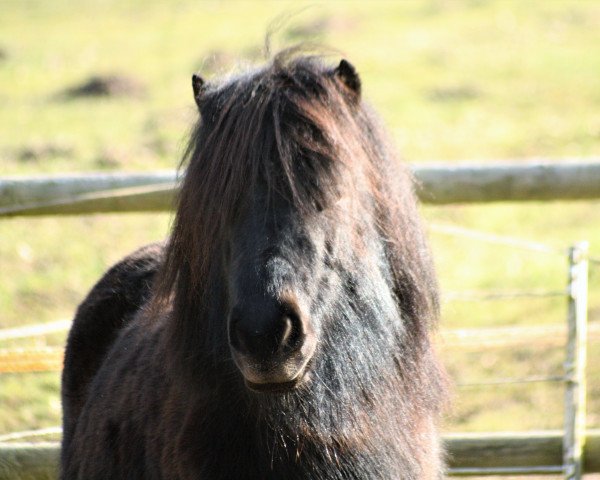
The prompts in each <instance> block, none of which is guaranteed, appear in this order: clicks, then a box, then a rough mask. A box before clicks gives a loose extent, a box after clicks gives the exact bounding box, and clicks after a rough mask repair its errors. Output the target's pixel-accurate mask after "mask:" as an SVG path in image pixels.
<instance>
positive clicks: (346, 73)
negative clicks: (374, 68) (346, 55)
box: [333, 59, 361, 97]
mask: <svg viewBox="0 0 600 480" xmlns="http://www.w3.org/2000/svg"><path fill="white" fill-rule="evenodd" d="M333 74H334V75H335V77H336V78H337V79H339V80H340V81H341V82H342V83H343V84H344V85H345V86H346V87H347V88H348V89H349V90H351V91H352V92H353V93H354V94H355V95H356V96H357V97H360V91H361V83H360V77H359V76H358V73H357V71H356V68H354V65H352V64H351V63H350V62H349V61H348V60H345V59H342V61H341V62H340V64H339V65H338V66H337V67H336V68H335V70H334V71H333Z"/></svg>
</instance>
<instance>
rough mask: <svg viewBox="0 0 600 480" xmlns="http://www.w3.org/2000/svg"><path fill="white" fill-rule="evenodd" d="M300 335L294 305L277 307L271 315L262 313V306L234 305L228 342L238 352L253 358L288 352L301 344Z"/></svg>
mask: <svg viewBox="0 0 600 480" xmlns="http://www.w3.org/2000/svg"><path fill="white" fill-rule="evenodd" d="M261 310H262V311H261ZM303 338H304V326H303V322H302V319H301V318H300V315H299V314H298V312H296V311H294V310H293V309H289V308H283V309H277V310H276V312H273V313H272V314H271V315H268V314H267V315H265V312H264V310H263V309H256V310H255V311H248V310H246V311H243V310H241V309H234V312H233V314H232V316H231V320H230V325H229V341H230V344H231V346H232V347H233V348H234V350H236V351H237V352H238V353H240V354H243V355H246V356H250V357H252V358H254V359H256V360H269V359H272V358H273V357H277V356H281V355H283V356H288V355H291V354H292V353H293V352H296V351H297V350H299V349H300V348H301V347H302V341H303Z"/></svg>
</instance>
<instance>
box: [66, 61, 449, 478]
mask: <svg viewBox="0 0 600 480" xmlns="http://www.w3.org/2000/svg"><path fill="white" fill-rule="evenodd" d="M192 83H193V89H194V96H195V100H196V103H197V105H198V107H199V109H200V112H201V119H200V121H199V122H198V124H197V126H196V127H195V130H194V131H193V133H192V136H191V141H190V144H189V148H188V151H187V155H186V158H187V160H188V162H189V165H188V167H187V172H186V175H185V180H184V182H183V186H182V189H181V193H180V197H179V203H178V209H177V215H176V219H175V222H174V226H173V232H172V235H171V237H170V240H169V242H168V243H167V244H166V245H165V246H162V245H153V246H149V247H146V248H145V249H142V250H140V251H138V252H136V253H134V254H133V255H132V256H130V257H128V258H126V259H125V260H123V261H122V262H121V263H119V264H118V265H116V266H115V267H113V268H112V269H111V270H109V272H108V273H107V274H106V275H105V276H104V277H103V278H102V279H101V280H100V282H99V283H98V284H97V285H96V286H95V287H94V289H93V290H92V292H91V293H90V294H89V296H88V297H87V299H86V300H85V301H84V302H83V304H82V305H81V306H80V307H79V310H78V312H77V316H76V318H75V322H74V325H73V328H72V330H71V333H70V336H69V340H68V344H67V350H66V358H65V369H64V374H63V391H62V395H63V407H64V438H63V445H62V478H63V479H85V480H91V479H195V480H196V479H200V480H203V479H204V480H215V479H222V480H236V479H242V480H243V479H312V480H319V479H323V480H325V479H331V480H334V479H361V480H365V479H367V480H369V479H393V480H397V479H432V478H439V477H441V476H442V474H443V462H442V453H441V449H440V444H439V438H438V433H437V431H436V422H437V417H438V415H439V410H440V405H441V403H442V399H443V384H444V381H443V378H444V377H443V374H442V371H441V369H440V367H439V366H438V363H437V362H436V359H435V357H434V355H433V353H432V348H431V344H430V338H429V335H430V333H429V332H430V328H431V327H432V326H433V324H434V323H435V321H436V317H437V309H438V304H437V294H436V281H435V276H434V272H433V269H432V265H431V259H430V254H429V252H428V249H427V246H426V242H425V239H424V236H423V232H422V230H421V226H420V222H419V218H418V213H417V208H416V203H415V195H414V193H413V184H412V180H411V177H410V175H409V173H408V172H407V170H406V169H405V168H403V167H401V166H399V165H398V164H397V162H396V157H395V155H394V153H393V150H392V149H391V148H390V146H389V145H388V143H387V141H386V139H385V135H384V133H383V132H382V127H381V126H380V124H379V121H378V119H377V118H376V116H375V115H374V114H373V112H372V111H371V110H370V109H369V108H368V107H367V106H366V105H365V104H364V103H363V101H362V100H361V83H360V80H359V77H358V75H357V73H356V71H355V70H354V68H353V67H352V65H351V64H350V63H348V62H347V61H345V60H342V61H341V63H339V65H338V66H337V67H335V68H332V67H328V66H326V65H324V63H323V61H322V60H321V59H319V58H317V57H311V56H303V55H299V54H297V53H293V52H292V53H290V52H284V53H280V54H279V55H277V56H276V57H275V58H274V59H273V60H272V61H271V62H270V63H269V64H268V65H267V66H266V67H264V68H261V69H259V70H255V71H252V72H250V73H247V74H244V75H241V76H238V77H235V78H231V79H227V80H225V81H224V82H222V83H220V84H206V83H204V81H203V80H202V79H201V78H200V77H197V76H194V77H193V81H192Z"/></svg>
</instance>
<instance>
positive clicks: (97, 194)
mask: <svg viewBox="0 0 600 480" xmlns="http://www.w3.org/2000/svg"><path fill="white" fill-rule="evenodd" d="M413 171H414V174H415V177H416V179H417V181H418V183H419V185H420V187H419V189H418V193H419V196H420V198H421V200H422V201H423V202H425V203H432V204H438V205H443V204H452V203H476V202H496V201H535V200H590V199H600V158H592V159H586V161H585V162H578V163H540V162H538V163H527V162H525V163H523V162H520V163H493V164H482V165H464V164H463V165H428V166H415V167H413ZM176 188H177V176H176V172H174V171H160V172H153V173H110V174H106V173H104V174H100V173H98V174H77V175H68V176H46V177H30V176H28V177H5V178H3V179H0V216H18V215H61V214H62V215H69V214H71V215H75V214H87V213H106V212H148V211H166V210H170V209H171V208H172V206H173V198H174V194H175V192H176Z"/></svg>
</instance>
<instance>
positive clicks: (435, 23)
mask: <svg viewBox="0 0 600 480" xmlns="http://www.w3.org/2000/svg"><path fill="white" fill-rule="evenodd" d="M298 5H299V3H298V2H294V3H286V2H217V1H214V2H209V1H207V2H201V3H200V2H196V1H191V0H182V1H173V2H166V1H141V0H131V1H127V2H117V1H115V0H104V1H88V0H86V1H82V2H77V3H76V4H73V3H72V2H67V1H66V0H55V1H53V2H43V1H39V0H34V1H28V2H2V5H1V7H2V14H1V15H0V106H1V107H0V175H16V174H18V175H23V174H27V175H34V174H41V173H60V172H75V171H81V172H84V171H100V170H103V171H106V170H153V169H158V168H174V167H175V166H176V165H177V164H178V161H179V157H180V155H181V152H182V150H183V147H184V144H185V138H186V134H187V131H188V129H189V127H190V125H191V122H192V121H193V119H194V116H195V115H196V113H195V108H194V107H195V106H194V103H193V99H192V92H191V88H190V76H191V73H192V72H194V71H200V72H202V74H203V75H204V76H205V77H206V78H208V79H210V78H213V77H216V76H218V75H219V74H225V73H228V72H230V71H231V70H235V69H236V68H242V67H243V65H244V64H246V63H248V62H250V63H251V62H253V61H256V60H257V59H260V51H261V47H262V44H263V41H264V37H265V32H266V30H267V28H268V25H269V24H270V22H271V21H272V20H273V19H274V18H275V17H277V15H279V14H284V13H286V12H287V13H290V12H291V13H294V12H295V13H296V15H295V16H292V18H291V19H290V20H289V21H288V23H287V25H284V26H282V27H281V28H280V30H279V31H278V32H277V33H276V34H275V35H274V37H273V44H274V48H275V49H277V48H278V47H282V46H286V45H290V44H293V43H295V42H298V41H302V40H315V41H318V42H322V43H324V44H327V45H330V46H333V47H335V48H336V49H339V51H341V52H343V56H346V57H347V58H349V59H350V60H351V61H352V62H353V63H354V64H355V65H356V67H357V68H358V70H359V72H360V74H361V76H362V79H363V84H364V91H365V97H366V98H367V99H369V100H370V101H371V102H372V103H373V104H374V105H375V106H376V107H377V109H378V110H379V111H380V112H381V114H382V116H383V117H384V119H385V120H386V122H387V123H388V125H389V127H390V130H391V132H392V134H393V137H394V139H395V141H396V143H397V145H398V148H399V149H400V150H401V151H402V153H403V156H404V158H405V159H406V160H407V161H409V162H413V163H418V162H426V161H431V160H436V161H443V162H447V163H452V162H456V161H457V160H461V159H464V160H473V161H482V162H484V161H490V160H492V159H500V158H511V159H521V158H523V159H525V158H531V157H544V158H548V159H550V160H553V159H554V160H559V159H562V158H565V157H585V156H594V155H595V156H600V82H599V81H598V79H599V75H600V3H598V2H593V1H585V0H582V1H578V2H577V1H560V0H557V1H553V2H544V1H541V0H540V1H531V2H517V1H509V0H506V1H478V0H464V1H443V0H438V1H433V0H430V1H419V2H417V1H404V2H384V1H377V2H364V3H363V2H360V3H359V2H341V1H340V2H328V3H315V2H311V4H310V6H309V8H307V9H304V10H302V9H301V8H299V7H298ZM338 58H339V54H337V53H336V54H333V59H332V61H334V60H335V59H338ZM98 74H119V75H123V76H126V77H127V78H129V79H131V80H132V82H133V83H134V84H135V85H136V90H135V92H134V93H135V95H129V96H109V97H103V98H74V99H69V98H67V97H66V96H65V94H64V92H65V91H66V90H67V89H69V88H71V87H73V86H77V85H80V84H81V83H82V82H84V81H86V80H87V79H89V78H90V77H92V76H94V75H98ZM423 214H424V216H425V218H426V220H427V221H428V222H429V223H430V224H432V225H433V224H435V223H436V222H443V223H453V224H457V225H460V226H463V227H468V228H472V229H477V230H482V231H486V232H491V233H495V234H499V235H509V236H514V237H521V238H525V239H528V240H532V241H536V242H542V243H546V244H549V245H552V246H555V247H561V248H562V247H564V248H565V249H566V247H567V246H568V245H569V244H570V243H572V242H574V241H577V240H580V239H587V240H589V241H590V242H591V251H592V254H593V255H596V256H600V203H599V202H585V203H532V204H527V205H522V204H519V205H514V204H497V205H487V206H452V207H443V208H441V207H424V208H423ZM169 221H170V217H169V215H167V214H160V215H96V216H87V217H80V218H39V219H37V218H36V219H34V218H30V219H10V220H9V219H3V220H1V221H0V268H1V272H2V276H1V277H0V328H7V327H12V326H16V325H25V324H29V323H38V322H46V321H51V320H57V319H61V318H69V317H71V316H72V314H73V311H74V309H75V307H76V305H77V304H78V302H79V301H81V299H82V298H83V296H84V295H85V293H86V292H87V291H88V290H89V288H90V287H91V286H92V285H93V283H94V282H95V280H96V279H97V278H98V276H99V275H100V274H101V273H102V272H103V271H104V270H105V269H106V268H107V266H109V265H110V264H111V263H112V262H115V261H116V260H118V259H119V258H120V257H122V256H123V255H125V254H126V253H128V252H130V251H131V250H133V249H134V248H136V247H137V246H139V245H142V244H144V243H147V242H150V241H154V240H158V239H162V238H164V237H165V236H166V235H167V233H168V227H169ZM430 237H431V242H432V245H433V250H434V254H435V258H436V263H437V266H438V271H439V274H440V281H441V285H442V289H443V291H445V292H454V291H462V290H514V289H551V290H557V289H563V288H564V287H565V282H566V254H565V256H564V257H560V256H551V255H543V254H536V253H531V252H528V251H521V250H515V249H511V248H506V247H501V246H497V245H490V244H483V243H480V242H476V241H473V240H471V239H466V238H460V237H449V236H446V235H442V234H439V233H436V232H435V230H433V229H432V231H431V234H430ZM590 281H591V284H590V322H600V288H599V287H600V267H596V268H595V269H594V270H592V272H591V278H590ZM565 315H566V314H565V301H564V300H563V299H535V300H531V299H519V300H511V301H506V302H495V303H490V302H468V303H467V302H463V303H460V302H452V303H447V304H445V305H444V309H443V319H442V329H445V328H466V327H490V326H500V325H513V326H532V325H550V324H560V323H561V322H564V321H565ZM63 342H64V335H60V334H55V335H51V336H48V337H47V338H42V339H36V340H19V341H17V340H14V341H12V342H4V343H3V344H0V349H2V348H12V347H17V346H35V345H39V346H45V345H62V344H63ZM440 349H441V351H442V354H443V357H444V359H445V361H446V363H447V365H448V368H449V371H450V372H451V374H452V376H453V378H455V379H456V380H457V381H458V382H460V383H473V382H477V381H480V380H491V379H494V378H506V377H521V376H528V375H540V374H545V373H548V374H552V373H559V372H560V369H561V364H562V359H563V357H562V349H561V348H560V347H557V346H548V345H544V344H536V343H535V342H533V343H531V344H526V345H519V346H518V347H514V348H510V347H505V348H488V347H486V346H485V345H482V346H480V347H477V346H476V347H472V348H469V349H459V348H455V347H452V346H450V345H446V346H445V345H444V343H443V341H442V342H441V346H440ZM588 382H589V389H590V392H589V398H588V409H589V415H588V425H589V426H590V427H593V426H595V427H599V426H600V345H599V344H598V343H592V344H591V345H590V349H589V372H588ZM58 392H59V375H58V373H28V374H0V402H1V403H0V433H3V432H10V431H15V430H25V429H31V428H39V427H45V426H51V425H58V424H59V423H60V401H59V393H58ZM562 400H563V396H562V390H561V388H560V387H559V386H558V385H546V384H530V385H525V386H523V385H514V386H502V387H497V386H496V387H491V388H490V387H476V388H460V387H457V388H456V389H455V398H454V401H453V405H452V407H451V408H450V410H449V412H448V416H447V419H446V422H445V429H446V430H465V431H468V430H477V431H487V430H509V429H514V430H526V429H535V428H560V427H561V424H562Z"/></svg>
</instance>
